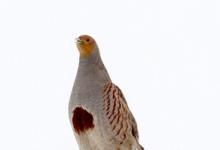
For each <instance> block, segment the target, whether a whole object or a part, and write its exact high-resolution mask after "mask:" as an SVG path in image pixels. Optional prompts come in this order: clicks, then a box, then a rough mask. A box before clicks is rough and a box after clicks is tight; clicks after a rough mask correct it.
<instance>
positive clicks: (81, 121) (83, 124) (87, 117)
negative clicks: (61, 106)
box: [72, 107, 94, 134]
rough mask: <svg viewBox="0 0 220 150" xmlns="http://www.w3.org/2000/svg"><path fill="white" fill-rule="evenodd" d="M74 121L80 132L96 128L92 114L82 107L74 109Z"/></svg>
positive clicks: (75, 127) (76, 128)
mask: <svg viewBox="0 0 220 150" xmlns="http://www.w3.org/2000/svg"><path fill="white" fill-rule="evenodd" d="M72 123H73V127H74V129H75V131H76V132H77V133H78V134H80V133H82V132H85V131H87V130H88V129H92V128H94V123H93V116H92V114H91V113H89V112H88V111H87V110H85V109H84V108H82V107H76V108H75V109H74V110H73V118H72Z"/></svg>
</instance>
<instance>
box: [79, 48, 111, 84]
mask: <svg viewBox="0 0 220 150" xmlns="http://www.w3.org/2000/svg"><path fill="white" fill-rule="evenodd" d="M77 75H78V76H81V77H82V76H84V77H85V76H88V75H90V77H91V78H94V79H96V78H99V79H98V80H105V81H108V82H110V81H111V79H110V77H109V74H108V72H107V70H106V68H105V66H104V64H103V62H102V59H101V57H100V54H99V51H98V50H97V51H94V52H93V53H92V54H91V55H90V56H88V57H87V58H80V60H79V68H78V72H77Z"/></svg>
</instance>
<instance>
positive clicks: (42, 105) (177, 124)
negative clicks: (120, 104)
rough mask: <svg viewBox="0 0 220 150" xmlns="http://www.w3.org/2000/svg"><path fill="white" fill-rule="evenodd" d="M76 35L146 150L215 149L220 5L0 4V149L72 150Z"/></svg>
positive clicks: (3, 0) (219, 141)
mask: <svg viewBox="0 0 220 150" xmlns="http://www.w3.org/2000/svg"><path fill="white" fill-rule="evenodd" d="M81 34H89V35H92V36H93V37H94V38H95V39H96V41H97V43H98V45H99V47H100V50H101V55H102V58H103V61H104V63H105V65H106V67H107V69H108V71H109V73H110V75H111V78H112V80H113V81H114V82H115V83H116V84H117V85H118V86H119V87H120V88H121V89H122V91H123V93H124V94H125V96H126V99H127V101H128V104H129V106H130V108H131V110H132V112H133V114H134V116H135V117H136V120H137V123H138V127H139V132H140V143H141V144H142V145H143V146H144V147H145V149H146V150H219V149H220V1H219V0H184V1H180V0H110V1H105V0H0V91H1V92H0V149H1V150H15V149H17V150H78V146H77V143H76V142H75V138H74V136H73V133H72V129H71V127H70V123H69V119H68V111H67V108H68V102H69V97H70V92H71V89H72V85H73V81H74V78H75V75H76V70H77V65H78V57H79V54H78V51H77V49H76V46H75V44H74V38H76V37H78V36H79V35H81Z"/></svg>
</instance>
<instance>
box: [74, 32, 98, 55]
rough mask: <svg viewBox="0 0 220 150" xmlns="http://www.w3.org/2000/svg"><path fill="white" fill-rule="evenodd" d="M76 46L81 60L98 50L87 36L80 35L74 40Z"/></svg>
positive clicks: (92, 40)
mask: <svg viewBox="0 0 220 150" xmlns="http://www.w3.org/2000/svg"><path fill="white" fill-rule="evenodd" d="M76 46H77V48H78V50H79V53H80V57H81V58H85V57H88V56H90V55H91V54H92V52H93V51H95V50H97V49H98V46H97V44H96V42H95V40H94V39H93V38H92V37H91V36H89V35H81V36H79V37H78V38H76Z"/></svg>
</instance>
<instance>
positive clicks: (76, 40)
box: [75, 38, 83, 44]
mask: <svg viewBox="0 0 220 150" xmlns="http://www.w3.org/2000/svg"><path fill="white" fill-rule="evenodd" d="M75 43H76V44H82V43H83V41H82V40H80V38H76V39H75Z"/></svg>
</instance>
